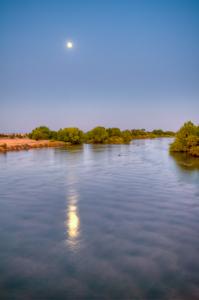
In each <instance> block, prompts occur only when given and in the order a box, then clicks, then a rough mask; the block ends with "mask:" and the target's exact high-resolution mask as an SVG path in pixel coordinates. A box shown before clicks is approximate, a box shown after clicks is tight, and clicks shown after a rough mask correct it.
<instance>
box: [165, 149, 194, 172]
mask: <svg viewBox="0 0 199 300" xmlns="http://www.w3.org/2000/svg"><path fill="white" fill-rule="evenodd" d="M170 156H171V157H172V158H173V159H174V160H175V162H176V164H177V165H178V166H179V167H180V168H181V169H183V170H187V171H195V170H199V158H197V157H193V156H191V155H189V154H187V153H180V152H171V153H170Z"/></svg>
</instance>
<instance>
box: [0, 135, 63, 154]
mask: <svg viewBox="0 0 199 300" xmlns="http://www.w3.org/2000/svg"><path fill="white" fill-rule="evenodd" d="M65 145H66V143H64V142H60V141H49V140H42V141H36V140H31V139H29V138H22V139H21V138H15V139H9V138H2V139H0V152H7V151H19V150H29V149H35V148H48V147H63V146H65Z"/></svg>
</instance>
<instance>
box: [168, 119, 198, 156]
mask: <svg viewBox="0 0 199 300" xmlns="http://www.w3.org/2000/svg"><path fill="white" fill-rule="evenodd" d="M198 149H199V126H196V125H194V124H193V123H192V122H191V121H189V122H186V123H185V124H184V125H183V126H182V127H181V128H180V130H179V131H178V132H177V134H176V138H175V141H174V142H173V143H172V144H171V146H170V151H172V152H188V153H190V154H191V155H194V156H199V151H198Z"/></svg>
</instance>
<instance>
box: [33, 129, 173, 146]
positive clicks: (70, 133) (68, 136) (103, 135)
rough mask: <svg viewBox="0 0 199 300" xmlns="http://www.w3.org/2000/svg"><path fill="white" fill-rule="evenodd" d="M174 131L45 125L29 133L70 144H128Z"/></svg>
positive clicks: (169, 134)
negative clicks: (54, 129)
mask: <svg viewBox="0 0 199 300" xmlns="http://www.w3.org/2000/svg"><path fill="white" fill-rule="evenodd" d="M174 135H175V133H174V132H172V131H163V130H162V129H156V130H153V131H151V132H150V131H146V130H145V129H132V130H129V129H126V130H120V129H119V128H105V127H103V126H97V127H95V128H93V129H92V130H90V131H88V132H83V131H82V130H80V129H79V128H77V127H69V128H61V129H59V130H58V131H53V130H50V129H49V128H48V127H46V126H40V127H37V128H35V129H33V130H32V132H31V133H30V134H29V137H30V138H31V139H35V140H55V141H63V142H66V143H70V144H73V145H75V144H82V143H91V144H128V143H130V141H131V140H132V139H141V138H156V137H172V136H174Z"/></svg>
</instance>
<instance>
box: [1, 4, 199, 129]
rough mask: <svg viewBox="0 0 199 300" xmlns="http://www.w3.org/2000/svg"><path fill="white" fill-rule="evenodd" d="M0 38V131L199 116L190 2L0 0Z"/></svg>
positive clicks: (169, 121)
mask: <svg viewBox="0 0 199 300" xmlns="http://www.w3.org/2000/svg"><path fill="white" fill-rule="evenodd" d="M0 37H1V42H0V132H5V131H10V132H13V131H15V132H16V131H18V132H24V131H25V132H27V131H30V130H32V129H33V128H34V127H36V126H40V125H47V126H49V127H50V128H51V129H54V130H57V129H59V128H63V127H70V126H77V127H79V128H81V129H83V130H89V129H91V128H93V127H95V126H98V125H101V126H105V127H120V128H121V129H126V128H129V129H131V128H146V129H147V130H151V129H154V128H162V129H165V130H177V129H178V128H179V127H180V126H181V125H182V124H183V123H184V122H185V121H187V120H192V121H193V122H195V123H199V1H197V0H196V1H193V0H167V1H166V0H164V1H163V0H129V1H128V0H117V1H116V0H92V1H88V0H31V1H30V0H0ZM68 40H72V41H73V43H74V48H73V49H67V48H66V46H65V44H66V41H68Z"/></svg>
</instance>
